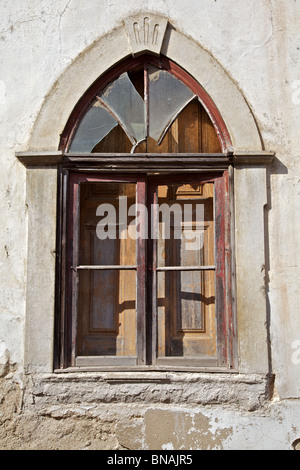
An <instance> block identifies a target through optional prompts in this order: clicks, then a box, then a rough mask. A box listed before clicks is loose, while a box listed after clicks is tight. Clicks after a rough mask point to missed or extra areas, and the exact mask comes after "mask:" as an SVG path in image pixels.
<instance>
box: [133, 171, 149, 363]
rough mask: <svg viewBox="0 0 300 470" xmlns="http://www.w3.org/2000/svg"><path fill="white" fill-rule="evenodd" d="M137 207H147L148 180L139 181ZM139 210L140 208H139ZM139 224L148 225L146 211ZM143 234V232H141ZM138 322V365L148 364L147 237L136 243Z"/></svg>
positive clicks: (140, 215)
mask: <svg viewBox="0 0 300 470" xmlns="http://www.w3.org/2000/svg"><path fill="white" fill-rule="evenodd" d="M136 201H137V208H139V205H143V207H146V182H145V180H142V181H138V182H137V195H136ZM137 210H138V209H137ZM139 212H140V214H139V224H140V225H141V226H143V227H145V225H146V226H147V223H148V221H147V220H146V217H147V214H146V211H139ZM140 235H141V234H140ZM136 250H137V254H136V258H137V269H136V323H137V358H138V359H137V362H138V365H145V364H146V276H147V273H146V238H145V236H138V237H137V244H136Z"/></svg>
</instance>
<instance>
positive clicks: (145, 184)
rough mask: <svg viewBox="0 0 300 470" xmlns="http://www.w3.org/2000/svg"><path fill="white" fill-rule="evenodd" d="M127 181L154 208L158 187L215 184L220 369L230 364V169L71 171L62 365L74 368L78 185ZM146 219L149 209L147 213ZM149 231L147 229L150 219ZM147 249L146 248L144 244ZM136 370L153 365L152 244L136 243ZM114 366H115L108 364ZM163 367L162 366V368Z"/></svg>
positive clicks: (231, 327)
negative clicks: (151, 172) (122, 172)
mask: <svg viewBox="0 0 300 470" xmlns="http://www.w3.org/2000/svg"><path fill="white" fill-rule="evenodd" d="M99 182H112V183H122V182H130V183H136V185H137V193H136V194H137V199H136V202H137V203H140V204H146V205H147V206H148V208H149V206H151V204H154V205H156V204H157V192H156V187H157V185H158V184H159V183H163V184H167V183H170V184H171V183H178V182H181V183H195V182H197V183H206V182H212V183H213V184H214V188H215V189H214V194H215V214H214V216H215V292H216V320H217V338H216V339H217V354H218V366H221V367H227V368H232V367H233V366H234V345H233V340H234V336H235V327H234V319H233V311H232V299H231V292H232V290H231V246H230V200H229V198H230V194H229V178H228V171H227V170H226V171H223V172H218V173H209V174H203V173H201V174H196V175H195V174H193V175H190V174H187V175H185V174H184V173H182V174H180V175H169V176H168V175H158V176H150V177H147V176H146V175H145V176H144V175H138V176H136V175H126V174H125V175H120V176H118V175H116V174H113V175H108V174H105V175H104V174H99V173H86V172H80V171H79V172H76V173H75V172H74V173H70V177H69V182H68V186H69V189H68V199H69V207H68V211H67V215H66V225H67V227H66V232H67V233H66V235H64V236H63V240H65V241H66V244H67V247H66V248H67V249H66V252H65V256H66V266H65V267H66V279H65V282H66V288H65V299H64V300H63V303H64V305H65V308H66V313H65V319H63V324H64V328H63V329H64V335H65V338H64V341H63V346H62V349H63V351H62V357H61V359H60V364H61V367H67V366H74V365H75V364H76V334H77V300H78V299H77V295H78V293H77V287H78V271H77V269H76V266H78V248H79V225H80V224H79V212H80V211H79V202H80V184H82V183H99ZM148 214H149V217H150V214H151V211H149V210H148ZM148 227H151V225H150V224H149V221H148ZM147 245H148V246H147ZM136 271H137V293H138V295H137V305H136V324H137V357H138V360H137V366H139V367H143V366H146V365H148V366H149V365H151V366H153V367H155V363H156V357H157V352H156V344H157V333H156V326H157V325H156V315H157V310H156V301H155V299H156V276H155V275H154V274H155V273H156V241H155V240H151V239H148V242H147V240H144V239H143V238H138V239H137V267H136ZM112 367H113V365H112ZM160 368H161V367H160Z"/></svg>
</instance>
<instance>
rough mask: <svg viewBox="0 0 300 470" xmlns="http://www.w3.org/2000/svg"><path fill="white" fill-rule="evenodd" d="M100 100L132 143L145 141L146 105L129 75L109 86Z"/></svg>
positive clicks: (123, 75)
mask: <svg viewBox="0 0 300 470" xmlns="http://www.w3.org/2000/svg"><path fill="white" fill-rule="evenodd" d="M99 98H100V99H101V100H103V102H104V103H105V105H106V106H108V107H109V109H110V110H111V111H112V112H113V114H114V115H115V116H116V118H117V120H118V121H119V122H120V124H121V125H122V127H123V128H124V130H125V132H126V133H127V135H128V137H129V138H130V140H131V141H132V143H136V142H139V141H140V140H142V139H145V137H146V123H145V116H146V108H145V103H144V100H143V98H142V97H141V96H140V94H139V93H138V92H137V90H136V89H135V87H134V86H133V84H132V82H131V80H130V79H129V77H128V74H127V73H123V74H122V75H120V77H119V78H117V80H115V81H114V82H113V83H111V84H109V85H108V86H107V87H106V88H105V89H104V90H103V92H101V93H100V94H99Z"/></svg>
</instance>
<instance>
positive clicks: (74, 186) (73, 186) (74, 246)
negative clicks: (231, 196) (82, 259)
mask: <svg viewBox="0 0 300 470" xmlns="http://www.w3.org/2000/svg"><path fill="white" fill-rule="evenodd" d="M74 176H75V175H72V177H71V178H70V193H69V197H70V204H71V208H70V211H69V223H68V225H69V234H70V235H71V237H69V243H70V245H71V246H70V256H69V263H68V266H67V270H68V275H69V279H70V281H69V289H70V291H69V294H68V297H69V299H70V302H71V305H70V306H69V310H70V313H71V319H70V321H69V325H68V329H69V331H70V356H71V357H70V363H71V366H74V365H75V361H76V335H77V321H78V305H77V298H78V273H77V271H76V270H74V269H73V266H77V265H78V249H79V228H80V224H79V217H80V214H79V201H80V194H79V183H78V182H76V180H75V178H74ZM70 238H71V240H70Z"/></svg>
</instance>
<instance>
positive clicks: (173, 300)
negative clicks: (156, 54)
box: [157, 271, 216, 358]
mask: <svg viewBox="0 0 300 470" xmlns="http://www.w3.org/2000/svg"><path fill="white" fill-rule="evenodd" d="M157 295H158V299H157V303H158V356H159V357H164V356H176V357H186V358H190V357H199V356H210V357H212V356H215V354H216V340H215V293H214V272H213V271H205V272H199V271H198V272H192V271H182V272H177V271H176V272H158V273H157Z"/></svg>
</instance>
